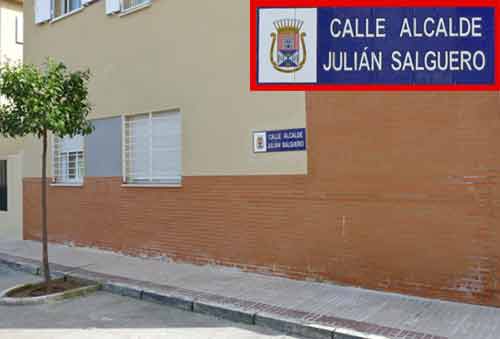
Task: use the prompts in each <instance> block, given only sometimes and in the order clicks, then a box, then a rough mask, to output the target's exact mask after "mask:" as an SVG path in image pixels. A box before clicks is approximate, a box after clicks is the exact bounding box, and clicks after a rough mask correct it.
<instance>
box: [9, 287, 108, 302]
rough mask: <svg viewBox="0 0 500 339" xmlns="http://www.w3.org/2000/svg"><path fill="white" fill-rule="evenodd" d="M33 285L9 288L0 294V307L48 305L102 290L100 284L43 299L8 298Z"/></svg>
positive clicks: (47, 296) (43, 297)
mask: <svg viewBox="0 0 500 339" xmlns="http://www.w3.org/2000/svg"><path fill="white" fill-rule="evenodd" d="M32 285H33V284H23V285H18V286H14V287H12V288H9V289H8V290H5V291H3V292H2V293H1V294H0V305H10V306H13V305H17V306H22V305H40V304H48V303H51V302H56V301H61V300H65V299H70V298H76V297H82V296H85V295H88V294H90V293H94V292H96V291H98V290H99V289H100V288H101V286H100V285H99V284H96V285H90V286H84V287H80V288H77V289H74V290H70V291H66V292H61V293H56V294H51V295H46V296H42V297H34V298H10V297H7V295H8V294H9V293H11V292H12V291H14V290H17V289H19V288H22V287H29V286H32Z"/></svg>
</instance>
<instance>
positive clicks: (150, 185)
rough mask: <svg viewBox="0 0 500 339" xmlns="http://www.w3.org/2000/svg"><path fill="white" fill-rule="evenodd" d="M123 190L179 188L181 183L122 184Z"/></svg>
mask: <svg viewBox="0 0 500 339" xmlns="http://www.w3.org/2000/svg"><path fill="white" fill-rule="evenodd" d="M122 187H124V188H181V187H182V183H178V184H122Z"/></svg>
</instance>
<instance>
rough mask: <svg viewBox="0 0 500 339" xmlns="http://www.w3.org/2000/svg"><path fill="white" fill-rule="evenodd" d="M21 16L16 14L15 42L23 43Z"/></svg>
mask: <svg viewBox="0 0 500 339" xmlns="http://www.w3.org/2000/svg"><path fill="white" fill-rule="evenodd" d="M23 30H24V28H23V17H22V16H21V15H19V16H16V43H17V44H20V45H22V44H24V32H23Z"/></svg>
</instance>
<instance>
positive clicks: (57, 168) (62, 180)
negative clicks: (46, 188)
mask: <svg viewBox="0 0 500 339" xmlns="http://www.w3.org/2000/svg"><path fill="white" fill-rule="evenodd" d="M81 138H82V139H83V140H82V148H81V150H79V151H71V152H60V151H59V150H58V144H60V141H58V140H60V139H61V138H59V137H57V136H55V135H53V136H52V185H53V186H82V185H83V182H84V179H85V138H84V137H83V136H81ZM63 153H64V154H65V157H67V159H61V157H62V156H61V154H63ZM71 153H74V155H75V167H74V171H75V177H74V178H70V174H69V172H70V163H69V156H70V154H71ZM80 153H81V155H82V157H81V158H80V157H79V155H80ZM63 171H64V172H65V173H64V174H63V175H61V172H63Z"/></svg>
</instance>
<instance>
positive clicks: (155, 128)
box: [124, 111, 182, 185]
mask: <svg viewBox="0 0 500 339" xmlns="http://www.w3.org/2000/svg"><path fill="white" fill-rule="evenodd" d="M181 130H182V122H181V113H180V112H178V111H169V112H161V113H149V114H141V115H136V116H130V117H126V118H125V119H124V181H125V182H126V183H129V184H174V185H175V184H180V183H181V178H182V175H181V172H182V145H181V140H182V133H181Z"/></svg>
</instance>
